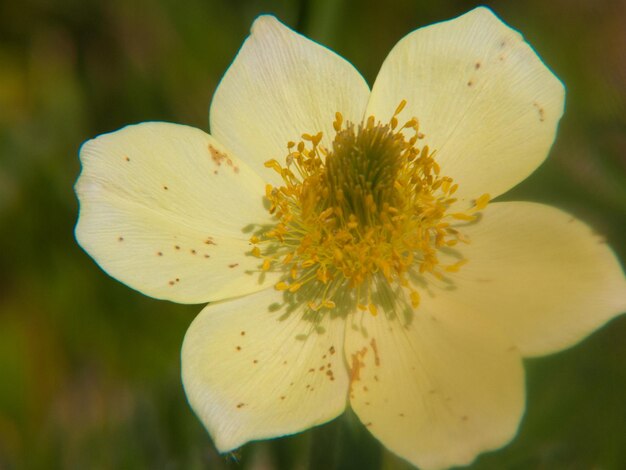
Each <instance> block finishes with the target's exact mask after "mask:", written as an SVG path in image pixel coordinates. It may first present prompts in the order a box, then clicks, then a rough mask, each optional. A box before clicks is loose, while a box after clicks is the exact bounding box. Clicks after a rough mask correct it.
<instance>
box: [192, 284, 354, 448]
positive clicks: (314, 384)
mask: <svg viewBox="0 0 626 470" xmlns="http://www.w3.org/2000/svg"><path fill="white" fill-rule="evenodd" d="M283 296H284V293H282V292H278V291H276V290H274V289H268V290H264V291H261V292H258V293H256V294H252V295H250V296H246V297H242V298H238V299H235V300H230V301H226V302H221V303H218V304H214V305H209V306H208V307H206V308H205V309H204V310H203V311H202V313H201V314H200V315H199V316H198V317H197V318H196V319H195V320H194V322H193V323H192V325H191V327H190V328H189V330H188V331H187V335H186V336H185V342H184V344H183V351H182V374H183V383H184V386H185V391H186V393H187V398H188V399H189V402H190V404H191V406H192V408H193V409H194V411H195V412H196V414H197V415H198V416H199V417H200V419H201V420H202V422H203V423H204V425H205V426H206V428H207V429H208V431H209V433H210V434H211V436H212V438H213V440H214V442H215V445H216V447H217V448H218V449H219V450H220V451H221V452H226V451H228V450H231V449H234V448H237V447H239V446H241V445H243V444H244V443H246V442H248V441H251V440H256V439H266V438H271V437H277V436H282V435H285V434H292V433H295V432H299V431H302V430H304V429H307V428H309V427H311V426H315V425H318V424H321V423H324V422H326V421H329V420H331V419H333V418H334V417H335V416H337V415H339V414H340V413H342V412H343V410H344V408H345V406H346V396H347V389H348V377H347V371H346V367H345V364H344V362H343V337H344V331H345V328H344V325H345V322H344V320H343V319H339V318H337V319H333V320H331V319H330V318H329V316H328V315H325V316H322V317H318V318H317V319H318V321H317V322H315V321H313V320H314V319H315V317H313V318H310V317H307V318H306V319H305V318H304V317H303V313H304V312H303V306H302V305H298V304H294V303H291V302H285V301H284V300H283ZM316 315H321V314H320V313H318V314H316Z"/></svg>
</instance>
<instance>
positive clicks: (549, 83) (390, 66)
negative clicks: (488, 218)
mask: <svg viewBox="0 0 626 470" xmlns="http://www.w3.org/2000/svg"><path fill="white" fill-rule="evenodd" d="M564 96H565V90H564V88H563V84H562V83H561V82H560V81H559V80H558V78H556V77H555V76H554V75H553V74H552V72H551V71H550V70H549V69H548V68H547V67H546V66H545V65H544V64H543V62H542V61H541V59H540V58H539V57H538V56H537V54H536V53H535V52H534V51H533V50H532V48H531V47H530V46H529V45H528V44H527V43H526V42H524V39H523V38H522V36H521V35H520V34H519V33H518V32H516V31H514V30H512V29H511V28H509V27H508V26H507V25H505V24H504V23H502V21H500V20H499V19H498V18H497V17H496V16H495V15H494V14H493V13H492V12H491V11H490V10H489V9H487V8H483V7H481V8H476V9H475V10H472V11H470V12H469V13H467V14H465V15H463V16H460V17H459V18H456V19H454V20H451V21H446V22H443V23H438V24H434V25H432V26H427V27H425V28H421V29H418V30H417V31H414V32H413V33H411V34H409V35H408V36H406V37H405V38H404V39H402V40H401V41H400V42H399V43H398V44H397V45H396V46H395V47H394V49H393V50H392V51H391V53H390V54H389V56H388V57H387V59H386V60H385V62H384V63H383V66H382V69H381V71H380V73H379V75H378V78H377V79H376V83H375V84H374V87H373V89H372V96H371V99H370V102H369V104H368V110H367V114H368V115H369V114H373V115H375V116H376V117H377V118H378V119H381V120H382V121H386V120H388V119H389V118H390V116H391V115H392V114H393V112H394V110H395V109H396V107H397V106H398V103H399V102H400V101H401V100H406V101H407V105H406V107H405V110H404V111H403V112H402V114H401V115H400V119H402V118H404V117H405V116H406V119H408V118H409V117H411V116H415V117H417V118H418V119H419V123H420V130H421V132H423V133H424V134H425V139H424V141H423V142H425V143H426V144H428V145H429V147H430V148H431V150H433V149H434V150H436V152H437V155H438V160H437V161H438V162H439V164H440V165H441V168H442V173H443V174H445V175H447V176H450V177H452V178H453V179H454V180H455V181H456V182H457V183H458V184H459V191H458V192H457V195H458V196H459V197H460V198H465V199H467V198H475V197H478V196H480V195H481V194H484V193H489V194H490V195H491V196H492V197H495V196H497V195H499V194H502V193H503V192H505V191H507V190H508V189H510V188H511V187H513V186H515V185H516V184H517V183H519V182H520V181H522V180H524V179H525V178H526V177H527V176H528V175H529V174H530V173H531V172H532V171H533V170H535V168H537V167H538V166H539V165H540V164H541V162H542V161H543V160H544V159H545V158H546V156H547V154H548V151H549V150H550V146H551V145H552V142H553V140H554V137H555V133H556V128H557V123H558V121H559V119H560V117H561V115H562V114H563V105H564Z"/></svg>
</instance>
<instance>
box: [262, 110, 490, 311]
mask: <svg viewBox="0 0 626 470" xmlns="http://www.w3.org/2000/svg"><path fill="white" fill-rule="evenodd" d="M405 105H406V102H405V101H402V102H401V103H400V105H399V106H398V108H397V109H396V112H395V113H394V115H393V117H392V118H391V120H390V121H389V123H387V124H382V123H380V122H376V120H375V118H374V116H370V117H369V118H368V119H367V120H366V121H365V122H363V123H361V124H359V125H355V124H353V123H351V122H347V123H344V122H343V118H342V116H341V114H340V113H336V119H335V121H334V123H333V127H334V129H335V137H334V140H333V142H332V147H331V148H330V149H326V148H324V147H323V146H321V145H320V142H321V140H322V133H321V132H320V133H318V134H315V135H310V134H304V135H303V136H302V141H300V142H298V143H297V144H296V143H294V142H289V143H288V144H287V148H288V152H289V153H288V155H287V157H286V160H285V163H284V165H282V164H281V163H279V162H278V161H276V160H270V161H268V162H266V164H265V166H266V167H268V168H272V169H274V170H275V171H276V172H277V173H278V174H279V175H280V176H281V178H282V180H283V185H282V186H280V187H274V186H271V185H267V187H266V197H267V199H268V200H269V203H270V207H269V211H270V213H271V214H273V216H274V217H275V219H276V224H275V225H274V226H273V227H271V228H268V229H267V230H264V231H261V232H259V233H258V234H257V235H255V236H253V237H252V239H251V242H252V243H253V244H254V245H255V246H254V248H253V250H252V253H253V254H254V255H256V256H258V257H261V258H263V264H262V269H263V270H264V271H269V270H280V271H282V272H283V273H284V275H283V277H282V278H281V280H280V282H278V283H277V284H276V288H277V289H278V290H285V291H289V292H297V291H299V290H300V289H301V288H302V287H303V286H305V285H307V286H311V287H312V289H311V290H310V291H308V292H310V293H311V295H309V296H308V298H309V299H310V300H309V302H308V303H309V307H310V308H311V309H313V310H319V309H320V308H333V307H335V305H336V303H335V299H336V298H338V297H341V298H342V299H343V298H345V297H346V295H345V294H346V289H347V290H349V291H350V292H351V295H349V296H347V297H349V298H350V299H351V301H352V302H354V303H356V306H357V307H358V308H360V309H363V310H369V311H370V312H371V313H372V314H373V315H375V314H376V313H377V310H378V309H377V304H379V303H380V302H377V301H376V300H375V299H373V295H374V293H375V290H376V289H379V288H380V285H381V283H382V284H385V285H386V286H387V287H391V288H392V289H394V288H396V287H399V288H402V289H407V290H408V292H409V296H410V300H411V303H412V306H413V307H417V305H418V304H419V294H418V292H417V290H416V289H415V287H413V285H414V284H415V283H414V282H409V279H410V278H412V277H413V276H425V275H426V274H430V275H434V276H435V277H437V278H442V277H444V274H445V273H446V272H454V271H457V270H458V269H459V268H460V267H461V266H462V265H463V264H464V263H465V262H466V261H467V260H465V259H463V258H462V257H459V258H458V261H456V262H454V263H453V264H442V263H440V261H439V258H440V256H439V255H440V251H441V250H442V249H446V248H447V249H450V248H451V247H453V246H455V245H457V244H458V243H459V242H468V240H467V239H466V238H465V237H463V236H462V234H461V233H460V232H459V230H458V228H457V227H455V225H458V223H459V221H465V222H471V221H473V220H475V218H476V213H477V211H479V210H481V209H482V208H484V207H485V206H486V205H487V203H488V202H489V196H488V195H486V194H485V195H483V196H481V197H479V198H478V199H477V200H476V202H475V204H474V206H473V207H472V208H471V209H469V210H468V211H466V212H453V213H451V212H450V211H449V209H451V207H452V205H453V204H454V203H455V202H456V199H455V198H454V197H453V194H454V193H455V191H456V190H457V188H458V186H457V185H456V184H454V182H453V181H452V178H450V177H447V176H442V175H440V167H439V165H438V164H437V162H436V161H435V158H434V152H432V151H430V149H429V148H428V146H427V145H420V144H421V142H420V141H421V140H422V139H423V137H424V136H423V134H421V133H420V132H419V125H418V121H417V119H415V118H412V119H410V120H408V121H407V122H406V123H405V124H404V125H403V126H401V127H399V125H398V115H399V114H400V113H401V111H402V109H403V108H404V106H405Z"/></svg>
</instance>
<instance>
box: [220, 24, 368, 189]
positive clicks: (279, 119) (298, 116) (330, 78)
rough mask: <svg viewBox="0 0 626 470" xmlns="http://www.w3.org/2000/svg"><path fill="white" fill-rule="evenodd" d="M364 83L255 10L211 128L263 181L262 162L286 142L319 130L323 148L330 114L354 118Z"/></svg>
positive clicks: (361, 106)
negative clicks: (255, 13)
mask: <svg viewBox="0 0 626 470" xmlns="http://www.w3.org/2000/svg"><path fill="white" fill-rule="evenodd" d="M368 97H369V87H368V85H367V83H366V82H365V80H364V79H363V77H362V76H361V75H360V74H359V72H358V71H357V70H356V69H355V68H354V67H353V66H352V65H351V64H350V63H349V62H347V61H346V60H344V59H343V58H341V57H340V56H338V55H337V54H335V53H334V52H332V51H330V50H329V49H326V48H325V47H323V46H321V45H319V44H317V43H315V42H313V41H311V40H309V39H307V38H305V37H304V36H301V35H300V34H297V33H296V32H294V31H292V30H291V29H289V28H287V27H286V26H285V25H283V24H282V23H280V22H279V21H278V20H277V19H276V18H274V17H273V16H260V17H259V18H258V19H257V20H256V21H255V22H254V24H253V25H252V33H251V35H250V36H249V37H248V39H246V41H245V42H244V44H243V46H242V47H241V50H240V51H239V53H238V54H237V57H236V58H235V60H234V62H233V64H232V65H231V66H230V68H229V69H228V71H227V72H226V74H225V75H224V78H223V79H222V81H221V83H220V84H219V86H218V88H217V90H216V91H215V96H214V98H213V103H212V104H211V113H210V114H211V133H212V135H214V136H215V138H216V139H218V140H219V141H220V142H222V143H223V144H224V145H225V146H226V147H228V148H229V149H230V150H232V151H233V152H235V154H237V155H239V156H241V158H243V159H245V160H246V162H247V163H248V164H249V165H250V166H251V167H252V168H253V169H254V170H256V171H257V172H258V173H259V174H260V175H262V176H263V178H264V179H266V180H268V181H270V182H274V183H275V184H278V183H279V182H280V180H279V179H278V177H277V175H275V174H274V173H273V172H271V171H269V170H268V169H267V168H265V167H264V166H263V164H264V162H266V161H267V160H269V159H272V158H275V159H278V160H282V158H283V157H285V156H286V155H287V142H289V141H296V142H297V141H298V140H300V138H301V136H302V134H303V133H309V134H311V135H313V134H317V133H318V132H320V131H321V132H323V133H324V138H323V139H322V144H323V145H325V146H326V147H327V148H328V147H330V143H331V141H332V138H333V137H334V134H335V132H334V130H333V126H332V123H333V121H334V120H335V113H336V112H340V113H342V115H343V118H344V120H351V121H353V122H361V120H362V119H363V113H364V111H365V106H366V104H367V99H368Z"/></svg>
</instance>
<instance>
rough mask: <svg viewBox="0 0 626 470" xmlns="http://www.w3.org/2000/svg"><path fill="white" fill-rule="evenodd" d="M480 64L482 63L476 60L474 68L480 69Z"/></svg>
mask: <svg viewBox="0 0 626 470" xmlns="http://www.w3.org/2000/svg"><path fill="white" fill-rule="evenodd" d="M480 65H481V64H480V62H476V63H475V64H474V68H475V69H476V70H478V69H479V68H480Z"/></svg>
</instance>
